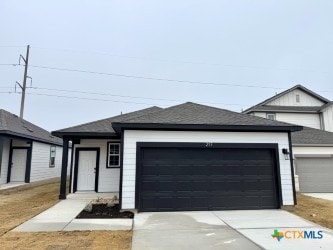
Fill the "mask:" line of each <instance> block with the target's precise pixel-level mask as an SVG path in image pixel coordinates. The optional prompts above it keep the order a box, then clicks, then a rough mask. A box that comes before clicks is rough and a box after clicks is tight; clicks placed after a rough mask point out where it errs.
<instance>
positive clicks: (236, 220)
mask: <svg viewBox="0 0 333 250" xmlns="http://www.w3.org/2000/svg"><path fill="white" fill-rule="evenodd" d="M274 230H278V231H279V232H286V231H297V232H300V231H303V233H302V234H303V235H304V231H314V232H315V233H316V234H317V233H318V230H321V231H322V234H323V238H322V239H304V238H303V239H302V238H297V239H288V238H286V237H289V236H290V235H291V234H292V233H288V234H287V236H286V237H284V238H282V239H280V241H278V240H277V239H276V238H273V237H272V234H273V233H274ZM295 234H296V235H297V236H299V235H298V233H295ZM332 246H333V231H332V230H329V229H326V228H323V227H320V226H319V225H316V224H313V223H311V222H308V221H306V220H303V219H302V218H300V217H298V216H295V215H293V214H291V213H288V212H286V211H283V210H238V211H214V212H172V213H139V214H136V215H135V218H134V232H133V243H132V247H133V249H134V250H141V249H184V248H185V249H194V250H195V249H261V248H264V249H302V250H303V249H332Z"/></svg>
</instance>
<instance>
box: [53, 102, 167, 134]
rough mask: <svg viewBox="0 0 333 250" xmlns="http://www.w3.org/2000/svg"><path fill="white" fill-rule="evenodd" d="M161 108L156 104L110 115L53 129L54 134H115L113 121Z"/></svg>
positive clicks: (138, 115)
mask: <svg viewBox="0 0 333 250" xmlns="http://www.w3.org/2000/svg"><path fill="white" fill-rule="evenodd" d="M159 110H162V109H161V108H159V107H155V106H154V107H150V108H147V109H142V110H139V111H135V112H131V113H127V114H122V115H118V116H114V117H109V118H106V119H102V120H98V121H93V122H89V123H85V124H81V125H77V126H73V127H69V128H65V129H60V130H56V131H53V132H52V134H54V135H56V136H61V135H62V134H71V133H82V134H84V133H102V134H105V133H110V134H114V133H115V131H114V130H113V128H112V126H111V124H112V122H121V121H123V120H125V119H131V118H136V117H140V116H143V115H147V114H150V113H154V112H157V111H159Z"/></svg>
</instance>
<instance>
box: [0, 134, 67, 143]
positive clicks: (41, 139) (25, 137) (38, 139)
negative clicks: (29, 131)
mask: <svg viewBox="0 0 333 250" xmlns="http://www.w3.org/2000/svg"><path fill="white" fill-rule="evenodd" d="M0 135H5V136H8V137H15V138H23V139H28V140H33V141H37V142H43V143H47V144H52V145H58V146H62V144H61V143H59V142H55V141H52V140H46V139H43V138H39V137H35V136H29V135H25V134H20V133H16V132H12V131H9V130H2V131H0Z"/></svg>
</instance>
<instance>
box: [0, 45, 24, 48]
mask: <svg viewBox="0 0 333 250" xmlns="http://www.w3.org/2000/svg"><path fill="white" fill-rule="evenodd" d="M23 47H26V46H23V45H17V46H16V45H0V48H23Z"/></svg>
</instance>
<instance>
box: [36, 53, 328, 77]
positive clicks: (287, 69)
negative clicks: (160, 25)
mask: <svg viewBox="0 0 333 250" xmlns="http://www.w3.org/2000/svg"><path fill="white" fill-rule="evenodd" d="M32 48H34V49H40V50H53V51H62V52H69V53H76V54H77V53H84V54H96V55H103V56H110V57H118V58H125V59H134V60H143V61H155V62H162V63H178V64H194V65H205V66H214V67H233V68H248V69H260V70H278V71H305V72H316V73H325V74H328V73H330V72H327V71H319V70H315V69H291V68H276V67H267V66H249V65H237V64H222V63H208V62H198V61H188V60H174V59H172V60H169V59H158V58H148V57H139V56H127V55H119V54H111V53H107V52H98V51H88V50H74V49H68V48H65V49H61V48H45V47H32Z"/></svg>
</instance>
